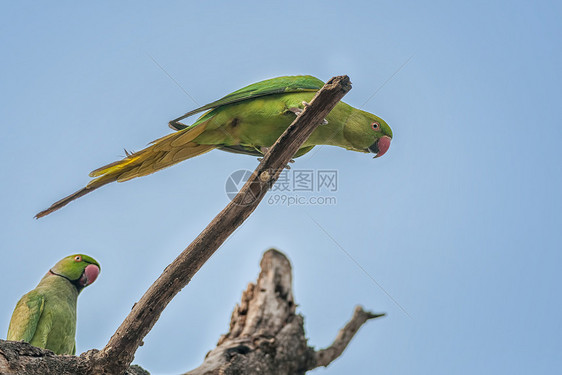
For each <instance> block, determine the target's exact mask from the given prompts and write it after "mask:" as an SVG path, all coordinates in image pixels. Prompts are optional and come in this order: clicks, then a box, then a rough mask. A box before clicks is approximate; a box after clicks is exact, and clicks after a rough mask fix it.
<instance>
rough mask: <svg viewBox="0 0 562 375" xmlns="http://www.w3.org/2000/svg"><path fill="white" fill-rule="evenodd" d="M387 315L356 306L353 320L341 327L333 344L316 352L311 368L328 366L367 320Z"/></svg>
mask: <svg viewBox="0 0 562 375" xmlns="http://www.w3.org/2000/svg"><path fill="white" fill-rule="evenodd" d="M385 315H386V314H373V313H371V312H368V311H365V310H363V308H362V307H361V306H355V311H354V312H353V316H352V317H351V320H350V321H349V322H347V324H346V325H345V327H343V328H342V329H340V331H339V333H338V335H337V336H336V339H335V340H334V342H333V343H332V345H330V346H329V347H327V348H326V349H322V350H319V351H317V352H316V353H315V355H314V358H315V366H314V367H310V368H309V370H312V369H313V368H316V367H320V366H324V367H326V366H328V365H329V364H330V363H332V361H333V360H334V359H336V358H338V357H339V356H340V355H341V354H342V353H343V351H344V350H345V348H347V345H348V344H349V342H350V341H351V339H352V338H353V336H355V334H356V333H357V331H358V330H359V328H361V326H362V325H363V324H364V323H365V322H366V321H367V320H369V319H375V318H380V317H381V316H385Z"/></svg>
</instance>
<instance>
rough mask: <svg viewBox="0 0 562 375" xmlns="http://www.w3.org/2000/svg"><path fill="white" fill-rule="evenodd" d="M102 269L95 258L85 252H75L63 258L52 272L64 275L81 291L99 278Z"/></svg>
mask: <svg viewBox="0 0 562 375" xmlns="http://www.w3.org/2000/svg"><path fill="white" fill-rule="evenodd" d="M100 270H101V267H100V265H99V263H98V262H97V261H96V260H95V259H94V258H92V257H89V256H87V255H84V254H74V255H69V256H67V257H66V258H63V259H61V260H60V261H59V262H58V263H57V264H55V266H54V267H53V268H51V269H50V273H51V274H53V275H56V276H61V277H64V278H65V279H67V280H68V281H70V282H71V283H72V284H73V285H74V286H75V287H76V289H77V290H78V292H80V291H81V290H82V289H84V288H85V287H87V286H88V285H90V284H91V283H93V282H94V281H95V280H96V279H97V277H98V275H99V273H100Z"/></svg>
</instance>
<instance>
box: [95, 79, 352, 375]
mask: <svg viewBox="0 0 562 375" xmlns="http://www.w3.org/2000/svg"><path fill="white" fill-rule="evenodd" d="M349 90H351V82H350V80H349V77H347V76H339V77H334V78H332V79H330V80H329V81H328V82H327V83H326V84H325V85H324V86H323V87H322V89H320V90H319V91H318V92H317V93H316V95H315V96H314V98H313V99H312V100H311V101H310V104H309V105H308V106H306V107H305V108H304V110H303V111H302V113H300V115H299V116H297V118H296V119H295V120H294V121H293V123H292V124H291V125H290V126H289V127H288V128H287V129H286V130H285V132H284V133H283V134H282V135H281V136H280V137H279V139H277V141H276V142H275V144H274V145H273V146H272V147H271V148H270V149H269V150H268V151H267V152H266V154H265V155H264V157H263V160H262V161H261V162H260V164H259V165H258V167H257V168H256V170H255V171H254V173H253V174H252V176H251V177H250V178H249V179H248V181H247V182H246V184H245V185H244V186H243V187H242V189H241V190H240V192H239V193H238V194H237V195H236V197H234V199H233V200H232V201H231V202H230V203H229V204H228V205H227V206H226V207H225V208H224V209H223V210H222V211H221V212H220V213H219V214H218V215H217V216H216V217H215V218H214V219H213V221H211V223H210V224H209V225H208V226H207V227H206V228H205V229H204V230H203V231H202V232H201V233H200V234H199V236H197V238H196V239H195V240H194V241H193V242H192V243H191V244H190V245H189V246H188V247H187V248H186V249H185V250H184V251H183V252H182V253H181V254H180V255H179V256H178V257H177V258H176V259H175V260H174V261H173V262H172V263H171V264H170V265H169V266H168V267H167V268H166V269H165V270H164V272H163V273H162V275H160V277H159V278H158V279H157V280H156V281H155V282H154V283H153V284H152V286H150V288H149V289H148V290H147V291H146V293H145V294H144V295H143V296H142V297H141V299H140V300H139V301H138V302H137V304H136V305H135V306H134V307H133V308H132V310H131V312H130V313H129V315H128V316H127V318H126V319H125V320H124V321H123V323H122V324H121V326H120V327H119V328H118V329H117V331H116V332H115V334H114V335H113V336H112V337H111V339H110V340H109V342H108V343H107V345H106V346H105V348H104V349H102V350H101V351H100V352H98V353H96V354H95V355H94V356H93V358H94V360H95V361H96V364H97V365H96V367H97V369H98V370H99V374H105V373H123V372H124V370H125V369H126V368H127V367H128V366H129V364H130V363H131V362H132V360H133V358H134V354H135V352H136V350H137V349H138V347H139V346H140V344H141V343H142V340H143V339H144V337H145V336H146V335H147V334H148V332H149V331H150V330H151V329H152V327H153V326H154V324H155V323H156V321H157V320H158V318H159V317H160V314H161V313H162V311H163V310H164V308H165V307H166V306H167V305H168V303H169V302H170V301H171V300H172V298H174V296H175V295H176V294H177V293H178V292H179V291H180V290H181V289H182V288H184V287H185V286H186V285H187V284H188V283H189V281H190V280H191V279H192V278H193V276H194V275H195V274H196V273H197V271H198V270H199V269H200V268H201V267H202V266H203V264H204V263H205V262H206V261H207V260H208V259H209V258H210V257H211V256H212V255H213V253H214V252H215V251H216V250H217V249H218V248H219V246H221V245H222V244H223V243H224V241H226V239H227V238H228V237H229V236H230V235H231V234H232V233H233V232H234V231H235V230H236V228H238V227H239V226H240V225H241V224H242V223H243V222H244V221H245V220H246V219H247V218H248V217H249V216H250V214H251V213H252V212H253V211H254V210H255V209H256V207H257V206H258V204H259V203H260V201H261V200H262V199H263V197H264V196H265V194H266V193H267V191H268V189H269V188H270V187H271V186H272V184H273V183H275V181H277V179H278V178H279V174H280V173H281V171H282V170H283V168H284V167H285V166H286V165H287V163H289V161H290V160H291V159H292V157H293V156H294V155H295V153H296V152H297V151H298V150H299V149H300V147H301V146H302V144H303V143H304V142H305V141H306V140H307V139H308V137H309V136H310V135H311V134H312V132H313V131H314V130H315V129H316V128H317V127H318V126H319V125H320V123H321V122H322V120H323V119H324V118H326V116H327V115H328V114H329V113H330V111H331V110H332V109H333V108H334V107H335V105H336V104H337V103H338V102H339V101H340V100H341V99H342V98H343V96H344V95H345V94H346V93H347V92H348V91H349ZM179 120H181V118H178V119H176V120H174V121H179ZM174 121H172V122H174ZM108 368H109V369H111V372H107V369H108Z"/></svg>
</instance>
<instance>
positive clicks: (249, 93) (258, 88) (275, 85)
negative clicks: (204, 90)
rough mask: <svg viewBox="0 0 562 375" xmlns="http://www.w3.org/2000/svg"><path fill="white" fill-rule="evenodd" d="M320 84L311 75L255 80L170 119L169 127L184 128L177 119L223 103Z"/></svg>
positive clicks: (309, 88) (318, 85)
mask: <svg viewBox="0 0 562 375" xmlns="http://www.w3.org/2000/svg"><path fill="white" fill-rule="evenodd" d="M322 86H324V82H322V81H321V80H319V79H318V78H315V77H313V76H285V77H277V78H272V79H266V80H265V81H260V82H256V83H253V84H251V85H249V86H246V87H243V88H241V89H240V90H237V91H234V92H233V93H231V94H228V95H227V96H225V97H223V98H221V99H219V100H216V101H214V102H212V103H209V104H207V105H204V106H202V107H199V108H197V109H194V110H193V111H189V112H187V113H186V114H185V115H183V116H181V117H178V118H177V119H175V120H172V121H170V127H171V128H172V129H175V130H182V129H185V128H187V127H188V126H187V125H184V124H181V123H178V121H179V120H182V119H184V118H186V117H189V116H192V115H194V114H196V113H200V112H203V111H207V110H209V109H213V108H217V107H220V106H223V105H227V104H232V103H237V102H241V101H244V100H248V99H255V98H258V97H260V96H266V95H274V94H284V93H289V92H302V91H318V90H320V89H321V88H322Z"/></svg>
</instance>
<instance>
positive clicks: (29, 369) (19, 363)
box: [0, 340, 150, 375]
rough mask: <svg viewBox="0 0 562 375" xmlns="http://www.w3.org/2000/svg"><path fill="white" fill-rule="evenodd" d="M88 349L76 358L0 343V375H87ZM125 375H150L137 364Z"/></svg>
mask: <svg viewBox="0 0 562 375" xmlns="http://www.w3.org/2000/svg"><path fill="white" fill-rule="evenodd" d="M96 352H97V350H90V351H88V352H86V353H83V354H81V355H80V356H73V355H56V354H55V353H53V352H52V351H50V350H45V349H40V348H36V347H35V346H31V345H30V344H28V343H25V342H21V341H6V340H0V374H1V375H82V374H88V373H91V370H92V364H93V362H92V361H91V357H92V355H94V354H95V353H96ZM124 374H125V375H150V373H149V372H148V371H146V370H143V369H142V368H141V367H139V366H137V365H133V366H131V367H129V368H128V369H127V370H126V372H125V373H124Z"/></svg>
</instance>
